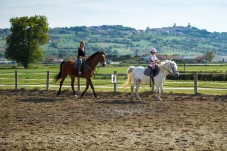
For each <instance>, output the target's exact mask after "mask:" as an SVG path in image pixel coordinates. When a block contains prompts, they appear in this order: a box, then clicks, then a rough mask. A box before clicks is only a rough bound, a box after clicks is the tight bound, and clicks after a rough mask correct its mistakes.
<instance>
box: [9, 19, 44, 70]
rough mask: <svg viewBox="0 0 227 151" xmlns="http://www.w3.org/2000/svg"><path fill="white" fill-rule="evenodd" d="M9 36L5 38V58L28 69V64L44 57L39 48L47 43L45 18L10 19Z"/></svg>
mask: <svg viewBox="0 0 227 151" xmlns="http://www.w3.org/2000/svg"><path fill="white" fill-rule="evenodd" d="M10 23H11V28H10V30H11V34H10V35H8V37H7V38H6V51H5V56H6V58H7V59H12V60H15V61H17V62H18V63H21V64H22V65H23V66H24V68H28V64H29V63H34V62H36V61H41V60H43V59H44V55H43V53H42V51H41V50H40V48H39V46H40V45H43V44H45V43H47V42H48V23H47V18H46V17H45V16H33V17H30V18H29V17H26V16H25V17H20V18H18V17H16V18H11V19H10Z"/></svg>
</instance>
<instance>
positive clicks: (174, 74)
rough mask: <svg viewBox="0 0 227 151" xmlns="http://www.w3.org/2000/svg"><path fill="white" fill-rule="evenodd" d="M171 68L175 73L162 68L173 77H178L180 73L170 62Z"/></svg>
mask: <svg viewBox="0 0 227 151" xmlns="http://www.w3.org/2000/svg"><path fill="white" fill-rule="evenodd" d="M170 67H171V69H172V71H173V73H172V72H171V71H170V70H168V69H166V68H165V67H163V66H162V68H163V69H164V70H166V71H167V72H168V73H169V74H171V75H173V76H176V75H177V73H178V71H177V70H176V69H175V68H174V67H173V64H172V63H171V62H170Z"/></svg>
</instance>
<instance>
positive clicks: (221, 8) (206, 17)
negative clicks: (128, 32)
mask: <svg viewBox="0 0 227 151" xmlns="http://www.w3.org/2000/svg"><path fill="white" fill-rule="evenodd" d="M34 15H44V16H46V17H47V19H48V23H49V26H50V27H72V26H83V25H85V26H99V25H123V26H127V27H133V28H136V29H143V30H144V29H146V27H150V28H160V27H168V26H173V24H174V23H176V25H177V26H187V25H188V23H190V24H191V25H192V26H195V27H197V28H199V29H206V30H208V31H210V32H214V31H217V32H227V19H226V15H227V0H0V28H9V27H10V23H9V19H10V18H12V17H22V16H34Z"/></svg>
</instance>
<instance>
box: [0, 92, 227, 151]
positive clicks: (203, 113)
mask: <svg viewBox="0 0 227 151" xmlns="http://www.w3.org/2000/svg"><path fill="white" fill-rule="evenodd" d="M56 93H57V91H41V90H18V91H15V90H0V150H122V151H124V150H179V151H181V150H192V151H193V150H215V151H216V150H227V96H213V95H189V94H164V95H162V99H163V100H164V101H163V102H158V101H156V100H155V99H154V98H153V97H154V95H153V94H151V93H148V92H144V93H140V97H141V98H142V101H131V100H130V97H129V96H130V94H129V93H116V94H114V93H111V92H97V93H98V94H99V96H100V98H99V99H94V97H93V95H92V94H91V93H87V94H86V95H85V96H84V99H78V98H76V97H75V96H72V95H71V93H72V92H71V91H63V92H62V94H61V95H60V96H56Z"/></svg>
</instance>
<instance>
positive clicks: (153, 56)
mask: <svg viewBox="0 0 227 151" xmlns="http://www.w3.org/2000/svg"><path fill="white" fill-rule="evenodd" d="M150 58H151V61H152V62H154V61H155V60H158V58H157V57H156V56H155V55H153V54H151V55H150Z"/></svg>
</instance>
